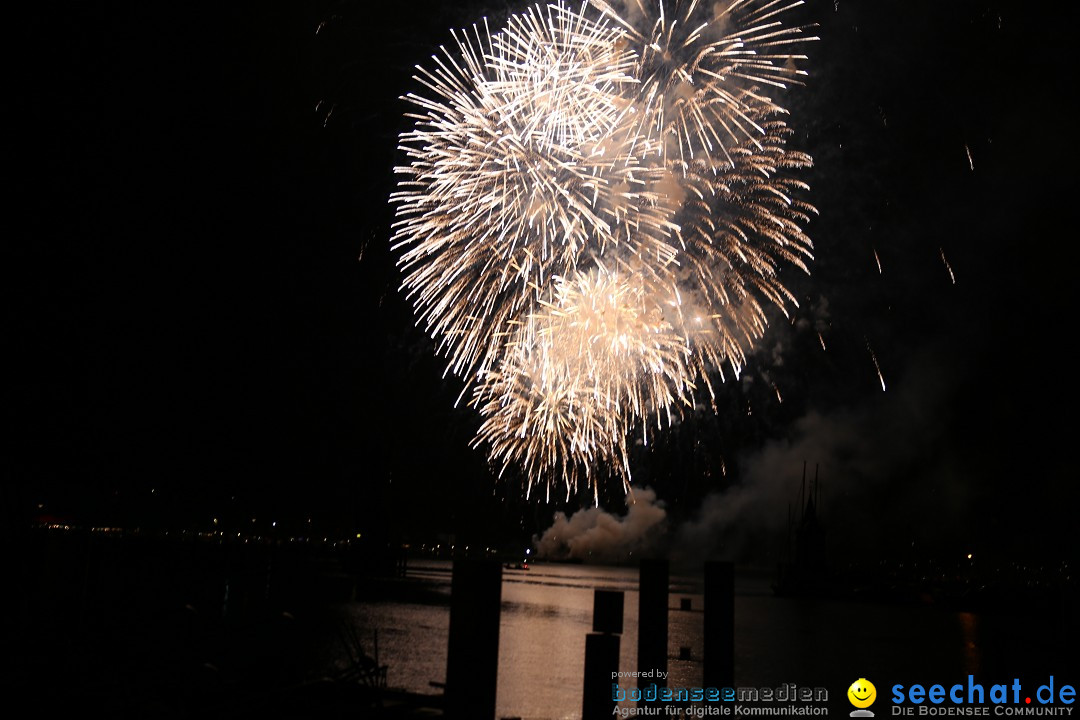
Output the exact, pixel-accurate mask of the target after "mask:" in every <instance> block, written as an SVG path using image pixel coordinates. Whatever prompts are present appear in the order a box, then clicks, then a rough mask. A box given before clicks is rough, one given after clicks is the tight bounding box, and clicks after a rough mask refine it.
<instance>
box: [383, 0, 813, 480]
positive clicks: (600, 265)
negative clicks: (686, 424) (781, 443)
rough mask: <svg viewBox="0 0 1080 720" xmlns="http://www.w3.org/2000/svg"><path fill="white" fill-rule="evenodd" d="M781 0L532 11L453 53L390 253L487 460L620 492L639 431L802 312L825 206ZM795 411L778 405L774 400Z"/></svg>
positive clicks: (417, 147) (439, 58) (797, 34)
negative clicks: (473, 416) (782, 317)
mask: <svg viewBox="0 0 1080 720" xmlns="http://www.w3.org/2000/svg"><path fill="white" fill-rule="evenodd" d="M798 4H801V3H799V2H793V3H790V4H787V5H784V4H781V3H778V2H777V1H776V0H763V1H761V2H757V1H756V0H730V1H729V2H727V3H718V4H715V5H714V4H707V5H706V4H702V3H699V2H697V1H696V0H694V1H692V2H676V3H674V6H673V7H672V6H670V5H665V3H664V2H663V1H662V0H661V1H660V2H659V3H657V4H650V5H649V6H648V7H646V6H644V5H642V4H641V3H640V2H639V1H637V0H634V2H632V3H631V5H630V6H628V8H627V11H626V12H622V13H620V12H619V11H617V10H616V9H615V8H614V7H613V6H612V5H610V4H608V3H607V2H603V1H602V0H594V2H593V4H589V3H585V4H582V5H581V6H580V7H579V8H578V9H576V10H575V9H572V8H570V7H569V6H567V5H564V4H562V3H561V2H560V3H558V4H553V5H549V6H547V7H539V6H537V7H534V8H532V9H530V10H528V11H527V12H525V13H523V14H520V15H516V16H513V17H511V18H510V20H509V22H508V24H507V26H506V27H505V28H504V29H502V30H500V31H498V32H495V33H492V32H491V31H490V29H489V28H488V27H487V24H486V22H485V23H484V25H483V27H482V28H481V27H480V26H473V27H472V28H471V29H470V30H465V31H461V32H459V33H455V34H454V39H455V41H456V42H455V44H456V47H455V48H454V49H452V50H448V49H446V48H441V52H440V54H438V55H434V56H432V65H431V66H430V68H427V69H425V68H423V67H419V66H418V67H417V70H418V74H417V75H416V76H415V77H416V80H417V81H418V82H419V83H420V84H422V85H423V86H424V88H425V89H426V93H424V94H423V95H417V94H410V95H408V96H407V97H406V98H405V99H407V100H408V101H409V102H410V103H411V104H412V105H413V106H414V107H415V108H416V112H414V113H411V114H410V115H409V117H411V118H412V119H413V120H414V123H415V124H414V127H413V129H412V130H411V131H409V132H406V133H404V134H403V135H402V137H401V149H402V151H403V152H404V153H405V155H406V156H407V158H408V161H409V164H407V165H405V166H403V167H400V168H397V172H398V173H399V174H400V175H401V179H400V181H399V186H398V190H397V192H395V193H394V194H393V195H392V196H391V200H392V202H393V203H394V204H395V205H396V211H397V221H396V222H395V224H394V238H393V243H394V247H395V250H396V251H397V252H398V253H399V265H400V266H401V267H402V269H403V271H404V274H405V280H404V283H403V286H402V287H403V290H404V291H405V292H406V293H407V294H408V296H409V297H410V298H411V299H412V301H413V303H414V305H415V308H416V313H417V317H418V322H419V323H422V324H423V325H424V327H425V329H426V330H427V331H428V332H429V333H430V334H431V336H432V337H433V338H435V339H436V341H437V343H438V349H439V351H440V352H441V353H443V354H445V355H446V357H447V358H448V367H449V369H450V370H452V371H453V372H454V373H456V374H458V375H460V376H461V377H463V378H465V379H466V387H467V388H468V387H471V388H472V395H471V398H472V400H471V402H472V405H473V406H474V407H476V408H477V409H478V410H479V412H480V414H481V416H482V418H483V422H482V425H481V427H480V430H479V432H478V434H477V437H476V440H475V443H476V444H477V445H482V446H484V447H486V448H487V449H488V451H489V453H490V457H491V458H492V460H493V461H494V462H496V463H497V464H499V465H501V467H502V468H503V469H504V470H505V469H506V468H507V467H510V466H515V467H518V468H521V469H522V471H523V472H524V473H525V476H526V478H527V480H526V492H528V491H530V490H531V489H532V487H533V486H534V485H545V486H546V487H547V489H548V492H550V489H551V487H552V485H553V484H558V483H562V484H564V485H565V488H566V492H567V493H568V494H569V493H570V492H572V491H573V490H575V489H576V488H577V487H578V485H579V483H581V482H586V483H588V484H590V485H591V487H592V488H593V492H594V495H596V494H597V493H598V485H597V483H598V480H599V478H600V477H602V476H604V475H613V476H615V477H617V478H619V479H620V481H621V482H622V483H623V487H624V488H625V489H627V490H628V489H629V481H630V463H629V457H628V450H627V448H628V443H629V438H630V437H631V433H636V432H639V431H640V432H641V434H642V438H643V440H644V441H647V439H648V436H647V433H646V430H645V428H646V426H647V425H649V424H651V423H653V422H655V423H656V424H657V426H659V427H662V426H663V424H664V422H665V421H666V422H668V423H670V422H671V420H672V418H673V417H674V415H676V414H677V413H678V412H680V409H681V408H684V407H687V406H689V405H691V404H692V403H693V394H694V390H695V389H696V388H697V387H698V385H699V383H700V384H701V385H702V386H704V387H706V388H708V391H709V393H710V394H712V393H713V392H714V389H713V386H712V384H711V381H710V377H711V376H713V375H715V374H717V373H719V374H720V376H721V377H723V372H724V367H725V366H726V367H728V368H729V369H731V370H732V371H734V372H735V373H736V374H738V373H739V372H740V370H741V367H742V365H743V363H745V361H746V356H747V353H748V352H749V350H750V349H751V348H752V347H753V345H754V343H755V342H756V340H758V339H759V338H760V337H761V336H762V335H763V334H764V332H765V330H766V314H765V306H767V305H774V306H777V307H779V308H780V309H781V310H783V311H784V312H786V311H787V310H786V308H787V307H789V306H793V305H797V303H796V301H795V298H794V297H793V296H792V294H791V293H790V292H789V291H788V290H787V289H786V287H785V285H784V283H783V282H782V280H781V277H780V274H781V270H782V268H783V266H785V265H789V266H793V267H795V268H798V269H800V270H802V271H808V263H809V261H810V260H811V258H812V255H811V251H812V245H811V242H810V239H809V238H808V237H807V236H806V235H805V233H804V231H803V227H805V225H806V223H807V221H808V219H809V215H810V214H811V213H813V212H814V209H813V207H812V206H810V205H809V204H807V203H805V202H804V201H802V200H800V199H799V195H800V194H801V193H803V192H805V191H806V190H807V187H806V186H805V184H804V183H802V182H801V181H799V180H798V179H796V178H795V177H792V173H793V172H794V171H797V170H799V169H802V168H805V167H808V166H809V165H810V162H811V161H810V158H809V157H808V156H806V155H805V154H803V153H799V152H795V151H792V150H789V149H788V148H787V140H788V136H789V134H790V130H789V129H788V128H787V126H786V124H785V123H784V122H783V119H782V118H783V116H784V114H785V111H784V110H783V108H782V107H780V106H779V105H778V104H777V103H776V102H775V101H774V100H773V99H772V97H771V95H770V93H771V92H774V91H776V90H778V89H783V88H784V87H786V86H788V85H790V84H791V83H794V82H799V80H800V78H801V77H802V76H803V75H804V74H805V73H804V71H802V70H800V69H798V67H797V66H798V62H799V61H801V60H803V59H804V56H802V55H797V54H791V53H790V52H788V48H789V47H791V46H792V45H793V44H794V43H797V42H803V41H805V40H808V39H813V38H808V37H806V36H805V34H804V33H803V28H797V27H785V26H783V25H782V23H781V21H780V19H779V18H780V16H781V15H782V14H783V12H784V11H785V10H787V9H789V8H790V7H794V6H795V5H798ZM777 392H778V393H779V391H777Z"/></svg>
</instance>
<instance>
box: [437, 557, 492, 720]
mask: <svg viewBox="0 0 1080 720" xmlns="http://www.w3.org/2000/svg"><path fill="white" fill-rule="evenodd" d="M501 603H502V566H501V565H500V564H499V563H498V562H497V561H495V560H487V559H469V558H458V559H456V560H454V574H453V579H452V581H451V585H450V638H449V647H448V648H447V654H446V695H445V700H446V717H447V718H452V720H494V718H495V689H496V682H497V678H498V671H499V612H500V607H501Z"/></svg>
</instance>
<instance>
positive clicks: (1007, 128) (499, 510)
mask: <svg viewBox="0 0 1080 720" xmlns="http://www.w3.org/2000/svg"><path fill="white" fill-rule="evenodd" d="M219 6H220V7H219ZM517 9H520V8H519V7H518V6H516V5H514V6H509V5H503V4H497V5H496V4H490V3H489V4H484V3H478V2H470V3H467V4H466V3H463V4H460V5H452V6H451V5H449V4H444V3H438V2H428V1H426V0H425V1H421V2H412V3H385V4H380V6H379V8H378V10H377V11H373V10H372V9H371V8H370V7H369V5H368V4H367V3H363V2H342V3H336V4H331V3H294V4H286V3H279V2H271V3H261V2H260V3H242V4H236V3H227V4H223V5H222V4H211V3H196V4H194V5H192V4H183V5H162V4H158V3H109V4H106V5H102V4H94V5H93V6H88V5H85V4H76V3H60V4H52V5H49V6H48V7H35V8H33V9H32V10H27V11H25V12H24V13H23V16H22V17H19V18H17V19H15V20H13V21H11V22H10V27H11V28H12V29H13V30H12V32H13V33H14V34H16V35H17V36H18V37H19V40H18V44H17V52H16V53H15V57H14V58H13V60H14V62H13V64H12V65H11V71H12V72H11V73H10V74H11V75H12V76H13V82H14V86H15V87H14V93H13V96H12V94H9V98H10V99H9V108H10V110H11V112H10V113H9V117H13V118H14V125H15V131H14V132H12V133H10V134H9V147H10V149H11V151H13V153H14V157H15V162H14V164H13V166H12V165H10V164H9V167H12V172H11V173H10V175H11V180H10V181H9V182H10V184H12V185H13V186H14V197H10V196H9V199H8V205H9V207H10V208H12V209H13V210H14V212H15V215H14V219H13V221H11V222H9V223H8V224H7V232H6V233H5V242H4V246H5V249H6V252H5V255H6V256H7V260H6V261H5V268H6V270H7V273H6V275H7V276H8V277H9V281H8V282H9V283H10V286H11V287H12V290H13V292H12V302H11V303H9V305H8V312H7V318H8V319H7V321H6V323H5V326H6V328H7V333H6V334H7V343H6V347H7V353H6V354H7V356H8V357H9V358H12V359H13V360H14V362H13V363H12V365H9V370H8V377H9V383H8V385H9V389H10V392H11V395H13V398H12V401H11V402H5V405H6V406H7V407H8V409H9V423H10V427H12V428H13V429H14V438H13V439H14V443H13V446H14V451H13V452H12V453H11V454H9V455H8V459H9V462H8V463H7V465H8V472H7V473H5V475H7V477H8V480H6V481H5V486H6V487H5V494H6V496H7V497H8V498H10V502H5V505H7V506H8V510H7V513H9V518H12V519H14V520H15V521H16V522H19V523H28V522H30V521H31V520H32V519H33V518H35V517H39V516H41V515H48V516H52V517H57V518H60V519H63V520H70V521H72V522H79V523H94V524H120V525H124V526H129V527H130V526H144V527H168V526H174V527H181V526H182V527H193V528H194V527H204V526H206V525H207V524H208V523H209V522H210V519H211V518H213V517H221V518H224V519H225V520H226V521H227V522H237V523H238V522H240V521H241V518H247V517H248V516H249V515H251V516H254V517H259V518H261V519H262V520H263V521H267V520H270V519H271V518H273V519H274V520H277V521H280V522H281V523H282V524H283V525H284V526H288V525H299V524H301V523H303V522H306V521H307V518H309V517H311V518H315V519H316V522H318V523H320V525H321V526H323V527H327V528H333V529H335V530H336V531H341V532H353V531H359V530H361V529H363V530H366V531H369V532H377V533H384V534H386V535H387V536H390V537H401V538H410V537H411V538H420V537H424V536H425V535H426V534H430V533H437V532H454V531H457V532H459V533H461V532H464V528H467V527H468V528H472V529H473V532H476V533H478V534H479V536H481V537H484V538H490V540H491V541H493V542H499V541H503V540H506V539H507V538H511V537H514V536H515V533H523V534H525V535H526V536H527V534H529V533H531V532H535V531H536V530H538V529H543V527H544V526H545V525H546V524H547V523H548V522H549V521H550V518H551V514H552V511H553V510H554V509H555V506H554V505H547V504H545V503H543V500H542V498H541V499H540V500H539V501H538V500H537V499H536V498H535V497H534V498H533V499H532V500H531V501H529V502H525V501H524V500H523V499H522V498H521V497H520V495H521V492H520V481H519V480H517V479H515V478H512V477H511V478H508V479H506V480H504V481H503V482H501V483H496V481H495V479H494V476H493V475H492V474H491V473H490V472H489V470H488V468H487V462H486V459H485V456H484V454H483V453H482V452H481V451H478V450H472V449H470V448H469V441H470V439H471V438H472V435H473V433H474V431H475V429H476V427H477V425H478V421H477V418H476V416H475V415H474V414H473V412H472V411H471V410H469V409H468V408H465V407H462V408H457V409H455V408H454V407H453V402H454V399H455V397H456V396H457V393H458V392H459V391H460V384H459V381H458V380H456V379H454V378H453V377H449V378H446V379H444V378H443V377H442V371H443V362H442V361H441V360H440V359H438V358H436V357H435V356H434V354H433V349H432V344H431V343H430V341H429V340H428V339H427V338H426V337H425V336H424V334H423V333H422V332H421V331H420V330H418V329H416V328H414V327H413V319H412V315H411V310H410V308H409V307H408V306H407V304H406V303H405V301H404V300H403V298H402V297H401V295H400V294H399V293H398V292H397V287H398V285H399V283H400V274H399V272H398V271H397V269H396V268H395V265H394V258H393V257H392V254H391V252H390V250H389V236H390V229H389V225H390V222H391V216H392V210H391V209H390V208H389V206H388V204H387V198H388V195H389V193H390V192H391V191H392V189H393V183H394V175H393V167H394V165H395V164H396V163H400V162H402V158H401V157H400V156H399V155H398V154H397V153H396V150H395V146H396V138H397V135H398V133H399V132H401V131H402V130H404V129H406V127H407V125H406V123H405V121H404V120H403V119H402V113H403V112H405V111H406V110H407V107H406V105H405V103H403V102H401V101H400V100H399V99H398V98H399V96H400V95H403V94H404V93H406V92H409V91H411V90H414V89H416V84H415V83H414V82H413V81H411V80H410V76H411V74H412V65H413V64H415V63H422V62H424V60H425V59H427V58H428V57H429V56H430V54H431V53H432V52H433V51H434V49H435V47H436V46H437V45H438V44H439V43H446V42H449V41H450V35H449V29H450V28H451V27H460V26H462V25H465V24H469V23H471V22H472V21H473V20H477V19H479V18H480V17H481V16H483V15H484V14H487V15H489V16H490V17H491V18H493V21H492V22H493V26H494V25H498V24H499V23H498V22H497V21H496V20H495V19H497V18H499V17H504V16H505V15H506V13H507V12H508V11H510V10H517ZM1042 12H1043V14H1042V15H1036V14H1035V12H1034V11H1030V10H1025V9H1021V8H1020V7H1019V6H1017V5H1015V4H1012V3H1008V4H1007V3H987V2H985V1H981V2H969V1H966V0H965V1H962V2H947V3H943V2H894V1H891V0H890V1H887V2H880V1H874V2H869V1H863V2H857V1H855V0H839V1H838V2H836V3H834V2H833V0H828V1H827V2H826V1H823V0H810V1H809V2H808V3H807V6H806V7H804V8H801V9H799V10H798V11H797V12H796V14H795V15H797V17H799V18H800V19H802V20H805V21H806V22H813V23H818V24H819V25H820V27H819V28H818V30H817V34H818V35H820V37H821V40H820V41H819V42H816V43H813V44H812V45H811V46H809V47H808V48H807V53H808V54H809V55H810V58H811V59H810V62H809V64H808V65H807V68H808V69H809V70H810V73H811V77H810V78H809V82H808V86H807V87H806V88H800V89H796V90H794V91H793V92H791V93H790V94H789V95H788V96H787V100H786V104H787V106H788V107H789V108H790V109H791V111H792V114H791V118H790V122H789V124H790V125H791V126H792V127H793V128H794V129H795V131H796V133H795V136H794V140H793V146H794V147H796V148H797V149H801V150H805V151H807V152H809V153H811V154H812V155H813V156H814V159H815V167H814V168H813V169H812V170H811V171H809V172H807V173H806V175H805V178H806V179H807V181H808V182H809V183H810V184H811V188H812V190H811V193H810V195H809V199H810V200H811V202H813V203H814V204H815V205H816V206H817V207H818V209H819V210H820V217H819V218H817V219H815V220H814V221H813V223H812V224H811V225H810V227H809V233H810V235H811V237H813V238H814V241H815V255H816V259H815V261H814V263H813V266H812V274H811V275H809V276H803V275H801V274H799V273H798V272H790V271H785V272H787V273H790V274H789V275H785V279H786V281H787V282H788V284H789V286H790V287H791V288H793V289H794V291H795V292H796V294H797V296H798V297H799V299H800V306H801V307H800V308H799V310H798V311H797V312H796V313H795V316H794V322H789V321H787V320H785V319H784V318H783V317H779V316H778V317H776V318H774V320H773V325H772V329H771V332H770V334H769V335H768V336H767V337H766V338H765V339H764V341H763V342H762V344H761V346H760V348H759V350H758V352H757V353H755V355H754V356H753V357H751V358H750V361H749V363H748V366H747V368H746V371H745V373H744V375H743V377H742V378H740V379H738V380H735V379H733V378H730V377H729V380H728V382H727V383H726V384H724V385H723V386H721V388H720V390H719V397H718V399H717V408H718V412H717V414H712V413H711V411H705V412H691V413H688V415H687V416H686V417H685V418H684V419H683V420H682V421H681V422H680V423H679V424H678V426H677V427H676V428H672V429H671V430H670V431H668V432H666V433H663V434H662V435H660V436H658V437H657V438H656V441H655V442H654V443H653V444H652V445H651V446H650V447H648V448H644V447H642V448H638V449H636V450H635V454H634V462H635V467H634V472H635V481H636V483H640V484H642V485H645V484H649V485H651V486H652V487H655V488H657V489H658V491H659V494H660V496H661V498H662V499H663V500H664V501H665V502H666V503H667V504H668V508H669V511H670V513H671V516H672V518H673V519H674V520H676V521H681V520H688V519H693V518H694V517H695V516H696V515H695V513H696V512H697V508H698V507H699V506H700V504H701V502H702V500H703V498H705V497H707V496H709V495H714V494H716V493H724V492H730V491H731V488H732V487H741V488H743V491H744V492H750V490H748V488H751V487H752V486H753V485H754V483H756V482H759V481H760V479H761V478H762V477H763V476H764V475H766V474H770V475H769V476H770V477H775V476H776V475H777V474H778V473H779V474H781V475H783V474H785V473H786V474H787V475H786V477H784V478H782V479H783V482H780V483H773V484H772V485H770V486H768V487H769V488H770V489H769V490H768V491H767V492H766V491H765V490H762V492H763V493H765V495H769V494H770V493H771V494H772V495H776V497H775V498H772V499H774V500H776V504H769V505H763V506H760V507H761V508H767V509H759V511H755V512H761V513H766V512H769V513H771V512H772V511H773V509H774V508H775V511H776V513H777V515H778V516H782V515H783V513H784V512H786V509H785V506H784V505H783V504H782V503H783V502H784V501H785V500H786V499H789V498H787V497H786V496H784V497H781V496H783V495H784V493H787V492H788V491H794V490H797V485H798V478H799V475H800V473H801V470H802V462H803V461H807V462H808V463H809V464H810V466H811V467H813V466H814V465H815V464H818V465H820V467H821V468H822V471H823V473H824V476H823V487H824V490H823V493H824V494H825V501H826V507H827V508H831V512H832V513H833V524H834V527H836V529H837V532H838V533H839V534H843V532H845V528H846V532H848V533H849V537H853V538H858V542H859V544H860V545H861V546H865V547H871V548H875V549H878V548H880V549H883V550H886V549H889V548H891V547H893V546H894V545H898V544H906V542H907V539H908V538H911V539H912V540H915V539H917V540H918V541H919V542H925V543H929V544H930V545H931V546H935V544H939V546H940V547H941V548H942V551H943V552H945V551H949V552H951V551H952V549H953V548H954V547H955V548H957V549H960V548H964V547H967V548H977V549H979V550H986V551H989V552H994V553H998V554H1001V555H1002V556H1005V555H1009V554H1020V555H1021V556H1037V555H1040V554H1046V553H1050V554H1052V555H1054V556H1056V557H1064V556H1069V555H1074V554H1075V545H1076V541H1075V531H1074V530H1073V527H1074V525H1073V520H1074V515H1075V512H1076V507H1077V491H1076V480H1077V477H1078V473H1077V471H1076V467H1077V465H1078V463H1080V459H1078V458H1077V455H1076V452H1075V436H1074V427H1075V422H1074V419H1073V417H1074V414H1075V413H1076V411H1077V407H1078V405H1077V396H1076V387H1075V385H1076V383H1075V379H1074V376H1075V374H1074V367H1073V366H1074V364H1075V361H1074V357H1073V356H1074V351H1073V347H1074V340H1073V337H1072V336H1073V334H1074V331H1075V327H1074V324H1075V312H1074V310H1073V307H1072V295H1073V291H1074V287H1075V280H1074V277H1075V267H1076V263H1075V261H1076V258H1077V251H1076V249H1075V242H1076V237H1075V230H1074V229H1073V226H1072V223H1070V222H1069V220H1070V219H1071V216H1072V214H1073V210H1074V206H1075V204H1076V188H1075V183H1074V182H1073V175H1074V174H1075V167H1076V162H1075V161H1076V151H1075V143H1074V141H1073V138H1072V134H1073V132H1074V127H1075V121H1074V120H1073V118H1072V117H1071V112H1070V111H1069V110H1068V109H1067V105H1068V104H1069V103H1068V97H1069V95H1070V94H1071V93H1072V92H1073V91H1074V87H1075V84H1076V82H1075V74H1074V66H1075V60H1074V53H1073V51H1072V50H1071V46H1072V43H1071V42H1067V41H1066V37H1067V36H1068V34H1069V28H1068V27H1067V24H1066V23H1065V21H1064V19H1063V18H1056V17H1054V15H1053V14H1052V12H1051V11H1050V10H1044V11H1042ZM875 252H876V254H877V258H878V259H879V260H880V265H881V271H880V272H879V270H878V263H877V261H876V260H875ZM943 257H944V260H943ZM946 260H947V264H948V266H947V265H946ZM950 267H951V269H952V272H953V273H954V274H955V283H954V282H953V281H952V278H951V277H950V271H949V268H950ZM819 330H820V331H821V332H822V336H823V338H824V341H825V343H826V345H827V351H823V350H822V348H821V345H820V343H819V340H818V337H817V332H818V331H819ZM872 354H873V356H876V358H877V360H878V362H879V363H880V367H881V371H882V373H883V376H884V379H885V382H886V385H887V390H886V392H884V393H883V392H882V390H881V385H880V383H879V379H878V376H877V373H876V371H875V367H874V361H873V358H872ZM773 385H775V386H776V389H778V390H779V391H780V393H781V396H782V397H783V402H782V403H781V402H780V401H779V400H778V399H777V396H776V392H775V391H774V389H773ZM725 471H726V475H725V474H724V473H725ZM763 487H764V486H763ZM772 495H769V497H772ZM604 499H605V504H606V505H607V506H608V507H609V508H611V509H614V510H618V509H619V507H620V501H619V500H618V498H617V497H615V495H614V494H612V493H606V494H605V498H604ZM579 502H580V501H579V499H578V498H574V499H572V501H571V503H570V504H569V507H570V508H573V507H576V506H577V505H578V504H579ZM39 504H40V505H41V506H42V507H40V508H39V507H38V505H39ZM560 507H567V506H566V505H560ZM757 519H759V518H757V516H753V517H750V518H748V520H747V521H748V522H756V521H757ZM478 528H480V529H478Z"/></svg>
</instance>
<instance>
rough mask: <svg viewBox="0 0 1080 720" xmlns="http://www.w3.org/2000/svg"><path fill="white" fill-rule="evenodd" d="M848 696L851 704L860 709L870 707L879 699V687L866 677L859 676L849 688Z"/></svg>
mask: <svg viewBox="0 0 1080 720" xmlns="http://www.w3.org/2000/svg"><path fill="white" fill-rule="evenodd" d="M847 697H848V700H849V701H851V704H852V705H854V706H855V707H857V708H859V709H860V710H861V709H863V708H868V707H870V706H871V705H873V704H874V700H876V699H877V688H875V687H874V683H872V682H870V681H869V680H867V679H866V678H859V679H858V680H856V681H855V682H853V683H851V687H849V688H848V689H847ZM852 714H854V713H852Z"/></svg>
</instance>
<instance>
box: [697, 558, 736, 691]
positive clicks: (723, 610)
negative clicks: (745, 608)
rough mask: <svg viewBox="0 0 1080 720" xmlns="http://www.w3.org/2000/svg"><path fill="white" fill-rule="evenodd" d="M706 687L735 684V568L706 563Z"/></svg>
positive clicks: (703, 670) (727, 563) (703, 677)
mask: <svg viewBox="0 0 1080 720" xmlns="http://www.w3.org/2000/svg"><path fill="white" fill-rule="evenodd" d="M702 679H703V681H704V683H705V687H715V688H730V687H734V686H735V569H734V566H733V565H732V564H731V563H729V562H707V563H705V658H704V667H703V668H702Z"/></svg>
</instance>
